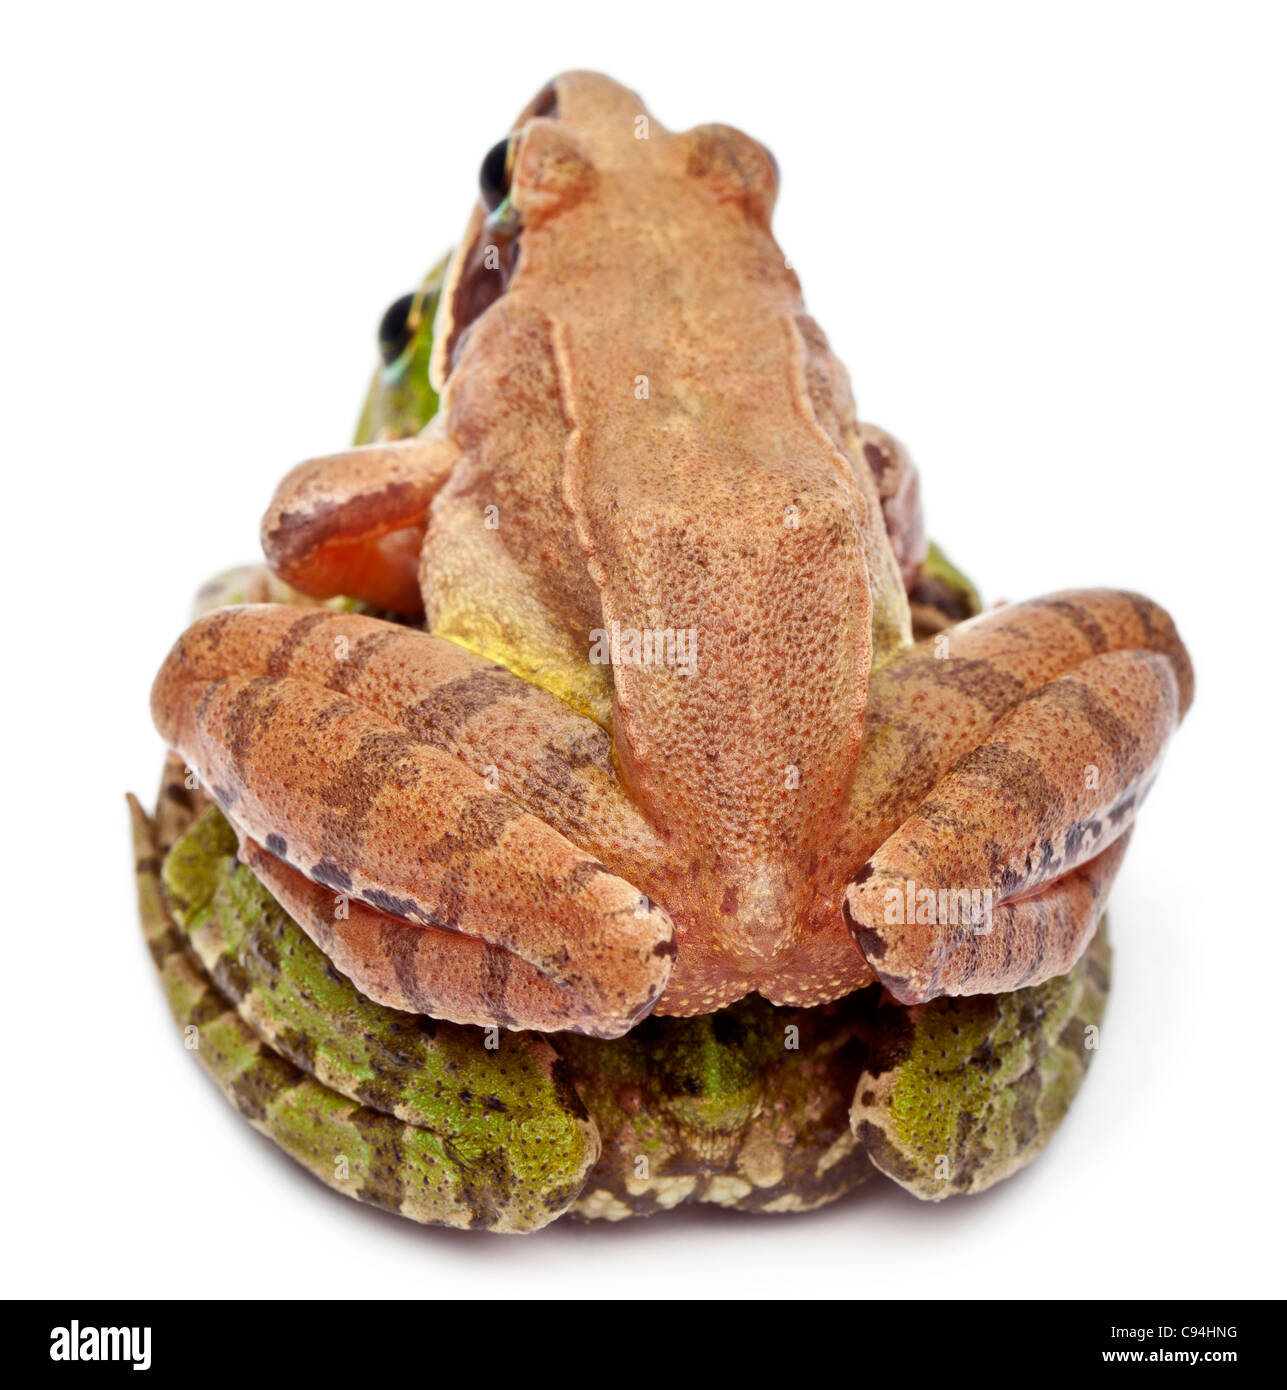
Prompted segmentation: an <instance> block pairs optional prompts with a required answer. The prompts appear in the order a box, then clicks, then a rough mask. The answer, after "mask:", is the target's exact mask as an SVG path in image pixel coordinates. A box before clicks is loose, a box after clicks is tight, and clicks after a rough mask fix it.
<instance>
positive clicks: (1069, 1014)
mask: <svg viewBox="0 0 1287 1390" xmlns="http://www.w3.org/2000/svg"><path fill="white" fill-rule="evenodd" d="M1110 955H1111V952H1110V949H1109V945H1108V933H1107V928H1106V926H1105V924H1104V923H1103V922H1101V923H1100V927H1099V931H1098V932H1097V933H1096V936H1095V939H1094V941H1093V942H1092V943H1091V945H1090V948H1089V949H1088V950H1087V952H1086V954H1085V955H1084V956H1083V957H1082V958H1081V960H1080V961H1079V962H1078V963H1077V965H1076V966H1075V967H1074V969H1073V970H1071V971H1070V972H1069V973H1068V974H1067V975H1063V976H1060V977H1059V978H1057V979H1054V980H1049V981H1047V982H1046V983H1045V984H1043V985H1037V986H1035V987H1033V988H1032V989H1021V990H1016V991H1015V992H1014V993H1012V994H999V995H974V996H971V997H968V998H958V999H948V998H943V999H935V1000H934V1001H933V1002H932V1003H929V1004H923V1005H919V1006H917V1007H915V1008H903V1007H901V1006H900V1005H898V1004H895V1003H894V1002H893V1001H892V1000H888V1001H887V1002H885V1003H882V1005H881V1007H880V1008H879V1009H878V1010H877V1011H876V1015H875V1019H874V1031H873V1034H872V1048H871V1058H870V1062H869V1065H868V1068H867V1070H866V1071H865V1073H864V1074H863V1076H862V1078H861V1079H860V1080H859V1083H858V1090H857V1096H856V1098H855V1100H854V1107H853V1124H854V1128H855V1131H856V1133H857V1134H858V1137H859V1138H860V1139H861V1140H862V1142H863V1144H864V1146H865V1147H866V1150H867V1152H868V1153H869V1154H870V1156H871V1159H872V1162H873V1163H874V1164H875V1165H876V1167H877V1168H879V1169H880V1170H881V1172H883V1173H885V1174H886V1175H887V1176H889V1177H891V1178H893V1179H894V1181H895V1182H898V1183H901V1184H902V1186H903V1187H905V1188H906V1189H907V1190H908V1191H909V1192H912V1193H914V1194H915V1195H916V1196H917V1197H921V1198H923V1199H925V1200H927V1201H939V1200H940V1199H941V1198H943V1197H950V1196H953V1195H955V1194H956V1193H961V1192H982V1191H983V1190H984V1189H985V1188H988V1187H991V1186H992V1185H993V1184H994V1183H997V1182H1000V1181H1001V1180H1002V1179H1003V1178H1007V1177H1009V1176H1010V1175H1011V1174H1012V1173H1014V1172H1016V1171H1017V1170H1018V1169H1019V1168H1021V1167H1023V1165H1024V1164H1025V1163H1028V1162H1029V1161H1030V1160H1031V1159H1033V1158H1035V1157H1036V1155H1037V1154H1038V1153H1039V1152H1040V1151H1041V1150H1042V1148H1044V1147H1045V1145H1046V1143H1047V1142H1048V1141H1049V1139H1050V1137H1051V1135H1052V1134H1053V1133H1054V1131H1055V1129H1056V1128H1057V1127H1058V1125H1059V1122H1060V1121H1061V1120H1062V1119H1063V1117H1064V1115H1065V1114H1066V1113H1067V1110H1068V1107H1069V1105H1071V1104H1072V1099H1073V1097H1074V1096H1075V1095H1076V1094H1077V1091H1078V1090H1079V1089H1080V1087H1081V1083H1082V1080H1083V1078H1084V1076H1085V1074H1086V1068H1087V1067H1088V1066H1089V1065H1090V1061H1091V1058H1092V1057H1093V1056H1094V1050H1095V1048H1096V1046H1097V1045H1098V1033H1099V1024H1100V1022H1101V1020H1102V1018H1103V1014H1104V1006H1105V1004H1106V1002H1107V998H1108V986H1109V963H1110Z"/></svg>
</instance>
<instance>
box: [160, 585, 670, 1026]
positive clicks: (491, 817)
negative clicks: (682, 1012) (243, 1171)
mask: <svg viewBox="0 0 1287 1390" xmlns="http://www.w3.org/2000/svg"><path fill="white" fill-rule="evenodd" d="M152 707H153V717H154V719H155V722H156V724H157V728H158V729H159V730H160V732H161V733H162V735H163V736H164V737H165V739H166V740H167V742H168V743H169V744H170V746H171V747H172V748H175V749H177V750H178V751H179V752H180V753H181V754H182V755H183V757H184V759H185V760H186V762H187V763H188V765H189V766H190V767H192V768H194V769H195V770H196V772H197V774H198V776H199V777H200V779H201V782H202V785H203V786H204V787H205V788H207V789H208V790H209V792H210V793H211V795H213V797H214V798H215V800H216V801H218V802H219V804H220V806H221V807H222V808H223V810H224V813H225V814H226V815H227V817H228V818H229V819H230V820H231V821H232V822H233V824H234V826H235V827H236V828H237V830H238V832H239V834H240V835H241V836H242V837H243V840H244V841H246V842H250V841H253V842H254V844H255V847H256V848H255V849H254V850H253V851H248V853H250V854H252V855H257V856H260V857H261V859H262V856H264V855H271V856H272V858H273V859H275V860H277V861H279V863H280V865H281V866H282V867H281V869H280V870H277V869H271V866H268V867H264V871H263V877H264V881H265V882H266V883H267V886H268V887H269V889H270V891H273V892H275V893H279V894H280V895H281V900H282V901H283V902H284V904H285V905H286V906H287V907H288V909H290V910H294V909H296V908H299V910H300V913H301V916H302V917H304V918H305V920H306V922H307V921H311V922H312V923H313V930H314V932H315V934H316V935H317V937H318V938H319V941H320V944H321V945H322V946H323V949H332V950H336V951H339V950H341V948H343V949H344V950H346V951H347V954H346V956H345V960H346V963H347V964H348V965H349V966H350V968H351V969H352V971H353V975H352V978H353V979H354V982H355V983H356V984H357V985H358V986H359V988H365V987H370V989H371V990H372V992H373V993H376V994H377V997H380V996H381V994H382V995H383V997H385V998H388V999H390V1002H392V999H391V997H390V995H389V994H388V984H389V978H390V971H391V970H393V971H394V973H395V976H396V964H397V963H399V962H400V963H401V965H402V967H403V979H402V982H401V983H402V986H403V988H404V989H405V990H406V991H407V993H408V1003H410V1004H411V1005H412V1006H413V1007H417V1008H419V1007H425V1009H426V1011H427V1012H431V1013H435V1014H436V1015H438V1016H441V1017H444V1018H449V1019H453V1020H455V1021H457V1022H468V1023H476V1024H484V1025H486V1024H501V1025H504V1026H508V1027H514V1028H536V1029H540V1028H547V1027H550V1026H551V1025H552V1023H553V1026H558V1027H566V1028H571V1029H576V1030H578V1031H581V1032H585V1033H589V1034H592V1035H594V1036H602V1037H615V1036H618V1035H619V1034H621V1033H624V1032H625V1031H627V1030H628V1029H629V1028H630V1027H631V1026H632V1025H633V1024H634V1023H635V1022H637V1021H638V1019H639V1018H640V1017H642V1016H643V1014H645V1013H646V1012H648V1010H649V1009H650V1008H651V1007H652V1006H653V1004H654V1003H655V1002H656V1000H657V998H658V996H659V995H660V994H661V991H662V989H663V988H664V986H665V983H666V980H667V978H668V976H669V973H670V969H671V964H672V961H673V958H674V955H675V950H676V946H675V932H674V927H673V925H672V923H671V921H670V918H669V917H668V916H667V914H666V913H665V912H664V911H662V910H661V909H660V908H658V907H656V906H655V905H654V904H653V903H652V902H651V901H650V900H649V899H648V898H647V897H646V896H645V895H644V894H642V893H641V892H640V891H639V890H638V889H637V888H635V887H634V886H633V885H632V884H631V883H630V882H628V881H627V880H626V879H625V878H623V877H621V876H620V875H619V874H618V873H614V872H610V871H609V870H608V869H607V868H605V867H604V864H603V863H602V862H600V858H599V854H600V852H603V853H608V854H611V855H612V856H614V857H613V862H614V863H615V864H617V865H618V866H619V867H620V868H623V869H629V868H630V867H631V866H644V865H646V864H647V863H648V862H649V854H650V853H651V852H652V850H653V849H654V848H655V846H652V845H651V844H650V841H649V836H650V832H649V831H648V829H647V827H646V825H645V824H644V823H643V822H642V820H641V819H640V817H639V816H638V814H637V813H636V812H635V811H634V810H633V808H632V807H631V806H630V803H629V799H628V798H627V797H626V796H625V794H624V792H623V791H622V790H621V789H620V788H619V787H618V786H617V785H616V782H615V773H614V772H613V769H612V766H611V760H610V749H609V747H608V745H607V736H606V735H605V734H603V733H602V731H601V730H598V728H597V726H594V725H592V724H591V722H590V721H589V720H586V719H584V718H582V717H581V716H579V715H576V714H575V713H573V712H572V711H571V710H569V709H568V708H567V707H566V706H565V705H563V704H562V702H561V701H559V700H557V699H555V698H554V697H553V696H551V695H548V694H547V693H546V692H544V691H541V690H538V689H536V688H535V687H532V686H529V685H527V684H526V683H525V682H522V681H520V680H518V679H517V678H516V677H513V676H511V675H510V674H509V673H508V672H506V671H503V670H501V669H500V668H497V667H495V666H493V665H492V664H491V663H489V662H487V661H484V660H483V659H482V658H479V657H475V656H473V655H472V654H471V653H469V652H465V651H463V650H461V649H460V648H457V647H454V646H453V645H452V644H451V643H447V642H443V641H441V640H440V639H438V638H434V637H430V636H428V635H427V634H425V633H423V632H416V631H412V630H410V629H407V628H401V627H397V626H395V625H393V624H391V623H383V622H379V621H377V620H375V619H371V618H364V617H359V616H357V615H355V614H348V613H335V612H333V611H330V610H320V609H319V610H309V609H300V608H287V607H281V606H272V605H265V606H258V607H249V608H240V609H236V608H225V609H219V610H217V611H215V612H213V613H210V614H207V615H206V616H205V617H203V618H201V619H199V620H198V621H197V622H196V623H194V624H193V625H192V627H190V628H189V629H188V631H187V632H186V633H185V634H184V635H183V637H181V638H180V639H179V641H178V643H177V644H176V645H175V647H174V649H173V650H172V652H171V653H170V655H169V657H168V658H167V660H166V662H165V663H164V665H163V666H162V669H161V672H160V674H159V675H158V676H157V680H156V683H155V685H154V687H153V701H152ZM569 836H574V837H575V839H573V838H569ZM252 862H253V859H252ZM266 863H267V861H266V860H264V861H262V864H261V866H263V865H266ZM318 889H320V890H322V894H321V895H319V893H318V892H317V891H316V890H318ZM323 896H324V897H329V899H330V900H331V903H330V906H331V911H332V914H333V915H334V907H333V905H334V904H335V903H336V902H337V901H338V902H339V903H340V905H341V907H343V909H344V911H345V912H346V913H347V916H340V917H339V918H338V921H340V922H347V924H348V925H346V926H345V927H344V928H343V929H342V930H340V931H337V930H335V929H334V928H332V929H331V930H330V933H329V936H328V935H327V934H326V932H325V931H324V930H323V928H322V927H321V926H320V925H319V924H318V913H319V911H320V910H321V909H320V908H319V907H318V903H319V902H320V901H321V897H323ZM394 928H397V930H396V931H394V930H393V929H394ZM359 929H362V930H365V931H366V935H365V936H364V937H360V932H359ZM413 933H419V935H413ZM395 938H396V940H397V942H398V943H399V944H398V945H397V947H396V949H395V947H394V946H393V944H392V943H393V941H394V939H395ZM346 943H347V945H346ZM377 946H378V947H379V948H380V949H378V950H377V949H376V947H377ZM386 948H387V949H386ZM502 972H503V973H504V975H505V980H504V988H503V989H501V988H500V986H499V984H498V983H497V982H498V979H499V976H500V975H501V973H502ZM417 990H418V993H417V992H416V991H417ZM413 995H414V999H413V998H412V996H413ZM560 1006H561V1007H560ZM555 1020H557V1022H554V1021H555Z"/></svg>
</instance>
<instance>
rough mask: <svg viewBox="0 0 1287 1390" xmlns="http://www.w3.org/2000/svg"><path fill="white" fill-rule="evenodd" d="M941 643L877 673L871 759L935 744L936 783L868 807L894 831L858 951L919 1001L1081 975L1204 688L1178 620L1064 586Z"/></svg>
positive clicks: (872, 871)
mask: <svg viewBox="0 0 1287 1390" xmlns="http://www.w3.org/2000/svg"><path fill="white" fill-rule="evenodd" d="M938 640H939V641H944V640H945V646H944V647H943V648H942V649H941V650H939V651H938V652H937V653H936V651H935V641H934V639H931V642H930V643H927V644H922V645H923V647H924V650H918V651H917V652H915V653H913V654H912V655H910V656H909V657H908V658H907V659H906V660H905V661H904V662H902V663H893V664H892V666H891V668H888V669H887V670H886V671H885V672H883V673H881V680H882V681H883V683H884V689H883V690H881V689H880V688H879V685H878V683H877V682H874V683H873V684H874V685H875V686H877V689H876V691H875V693H876V699H875V700H874V701H873V707H872V711H873V712H872V716H871V719H870V735H871V747H870V748H868V749H865V750H864V753H865V754H866V756H868V757H870V758H871V759H872V760H873V764H874V765H875V766H879V765H880V764H881V763H883V762H885V761H886V760H888V759H890V758H897V757H898V756H900V755H899V751H898V750H899V749H902V750H903V752H902V754H901V756H903V757H906V756H907V755H908V750H909V749H910V747H911V743H913V742H916V741H917V740H919V750H918V751H919V753H920V758H919V760H918V762H919V766H920V767H921V768H922V769H924V772H925V773H928V774H929V775H931V776H932V777H933V778H934V784H933V785H932V786H931V787H930V788H928V789H927V793H928V794H926V792H921V793H920V794H919V795H917V792H918V790H919V789H918V788H915V787H909V786H908V785H907V781H908V779H906V778H902V779H897V778H895V779H894V780H895V781H898V782H900V783H901V786H900V788H899V790H896V791H887V793H886V800H885V801H884V802H883V803H881V802H880V801H879V800H873V802H872V803H871V804H870V805H869V807H868V808H867V810H868V814H869V815H870V818H871V820H872V821H874V822H875V823H876V824H877V825H879V824H880V821H881V819H882V817H883V818H884V819H885V828H884V831H883V842H882V843H879V847H878V848H877V849H876V850H875V852H874V853H872V854H871V855H870V857H869V858H868V860H867V862H866V863H865V864H864V865H863V867H862V868H861V870H860V871H859V873H858V875H857V876H856V878H855V879H854V880H853V882H852V883H851V884H850V887H849V890H848V892H847V894H846V899H845V915H846V917H847V919H848V921H849V923H850V927H851V929H852V930H853V933H854V936H855V939H856V940H857V943H858V945H859V948H860V949H861V950H862V952H863V954H864V956H865V957H866V959H867V961H868V962H869V963H870V965H871V966H872V968H873V970H875V972H876V974H877V976H878V977H879V979H880V980H881V982H882V983H883V984H884V985H885V986H886V988H888V989H889V990H890V992H891V993H892V994H893V995H894V996H895V997H896V998H897V999H898V1000H900V1001H901V1002H903V1003H908V1004H911V1003H920V1002H923V1001H925V1000H927V999H932V998H935V997H936V996H938V995H942V994H983V993H998V992H1002V991H1007V990H1012V989H1016V988H1019V987H1020V986H1023V985H1030V984H1036V983H1039V982H1041V981H1043V980H1047V979H1050V978H1052V977H1053V976H1055V975H1059V974H1063V973H1064V972H1066V971H1067V970H1068V969H1070V968H1071V966H1072V965H1073V964H1074V963H1075V962H1076V960H1077V958H1078V957H1079V955H1080V954H1081V952H1082V950H1083V949H1084V947H1085V945H1086V943H1087V942H1088V941H1089V940H1090V938H1091V936H1093V934H1094V930H1095V924H1096V923H1097V921H1098V920H1099V917H1100V915H1101V913H1102V911H1103V906H1104V900H1105V898H1106V896H1107V892H1108V889H1109V886H1110V885H1111V883H1112V879H1113V876H1114V874H1115V873H1116V871H1117V868H1118V866H1119V864H1120V862H1121V859H1122V855H1123V853H1124V849H1125V842H1126V834H1127V832H1128V830H1129V828H1130V826H1131V824H1132V822H1133V821H1134V818H1135V814H1136V812H1137V810H1138V808H1139V806H1140V804H1141V802H1142V801H1143V799H1144V797H1145V796H1146V795H1147V794H1148V791H1149V789H1150V787H1151V786H1152V783H1153V780H1154V778H1155V777H1156V775H1157V771H1158V767H1159V764H1160V761H1161V758H1162V754H1163V751H1164V749H1165V746H1166V743H1167V740H1168V739H1169V737H1170V735H1171V733H1172V732H1173V731H1174V729H1175V727H1176V725H1177V724H1178V722H1179V720H1180V719H1181V718H1182V717H1183V715H1184V712H1185V711H1186V710H1187V708H1188V705H1189V702H1190V700H1191V699H1192V670H1191V667H1190V665H1189V661H1188V656H1187V653H1186V652H1185V651H1184V648H1183V646H1182V645H1181V643H1180V641H1179V638H1178V636H1176V633H1175V629H1174V626H1173V625H1172V624H1171V622H1170V619H1169V618H1167V617H1166V615H1165V614H1164V613H1163V612H1162V611H1161V610H1160V609H1158V608H1156V607H1155V606H1154V605H1152V604H1149V603H1147V601H1146V600H1143V599H1139V598H1137V597H1136V596H1134V595H1128V594H1115V593H1110V592H1105V591H1091V592H1086V593H1079V594H1060V595H1055V596H1053V597H1051V598H1049V599H1044V600H1038V601H1036V602H1034V603H1030V604H1022V605H1016V606H1015V607H1014V608H1011V609H1004V610H1000V611H998V612H994V613H990V614H987V615H985V617H983V618H981V619H976V620H974V621H973V622H970V623H966V624H963V625H962V626H961V627H960V628H956V629H951V630H949V632H948V633H947V634H946V635H945V639H943V638H940V639H938ZM909 741H910V742H909ZM861 778H862V772H861V770H860V779H861ZM875 780H876V779H873V780H872V781H870V782H868V783H867V785H875ZM860 785H862V782H861V781H860ZM884 786H885V787H886V788H889V787H890V786H891V782H890V781H889V780H888V779H886V780H885V782H884ZM912 796H915V798H916V801H915V804H914V805H913V806H908V805H907V804H906V802H907V799H908V798H910V797H912ZM894 817H897V822H896V824H894V825H893V826H890V825H889V821H890V820H891V819H893V818H894Z"/></svg>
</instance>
